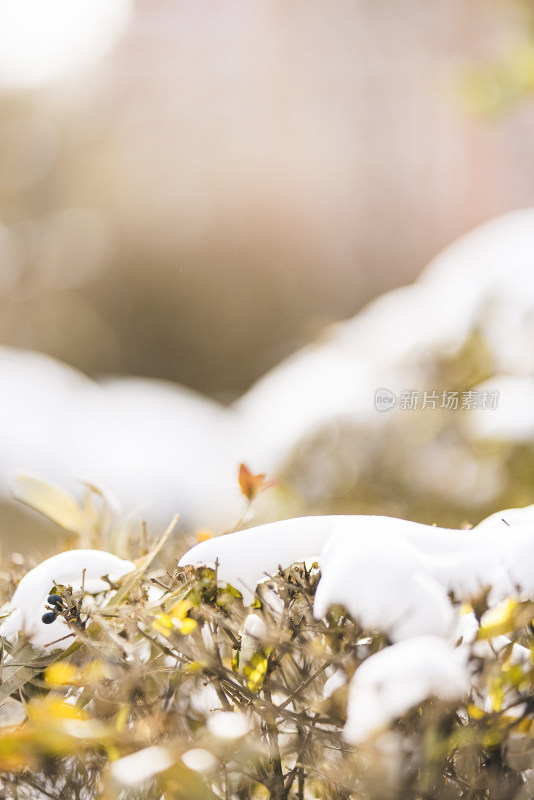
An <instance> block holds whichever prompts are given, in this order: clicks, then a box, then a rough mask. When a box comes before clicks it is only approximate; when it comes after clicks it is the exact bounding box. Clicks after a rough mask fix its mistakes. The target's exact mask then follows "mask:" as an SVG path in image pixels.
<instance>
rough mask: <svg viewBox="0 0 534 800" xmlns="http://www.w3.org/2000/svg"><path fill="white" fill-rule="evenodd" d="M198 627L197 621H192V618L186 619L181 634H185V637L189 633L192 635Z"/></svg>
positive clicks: (181, 627)
mask: <svg viewBox="0 0 534 800" xmlns="http://www.w3.org/2000/svg"><path fill="white" fill-rule="evenodd" d="M196 627H197V622H196V620H194V619H191V617H186V618H185V619H184V620H183V622H182V624H181V626H180V633H183V634H184V636H187V635H188V634H189V633H192V632H193V631H194V630H195V628H196Z"/></svg>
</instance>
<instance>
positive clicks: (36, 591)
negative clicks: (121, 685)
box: [0, 550, 135, 649]
mask: <svg viewBox="0 0 534 800" xmlns="http://www.w3.org/2000/svg"><path fill="white" fill-rule="evenodd" d="M134 567H135V565H134V564H132V562H131V561H125V560H123V559H121V558H118V557H117V556H114V555H112V554H111V553H106V552H103V551H101V550H67V551H65V552H63V553H58V554H57V555H55V556H52V558H48V559H47V560H46V561H43V562H41V563H40V564H39V565H38V566H37V567H35V568H34V569H32V570H30V572H28V573H27V574H26V575H24V577H23V578H22V579H21V581H20V583H19V585H18V586H17V588H16V589H15V592H14V594H13V597H12V598H11V600H10V602H9V603H8V605H7V608H6V609H4V612H6V611H9V612H11V613H10V615H9V617H8V618H7V619H6V620H5V621H4V622H3V623H2V624H1V625H0V635H2V636H6V637H10V636H15V635H17V634H19V633H20V632H24V633H25V634H26V635H27V636H28V637H29V639H30V641H31V643H32V644H33V645H34V646H35V647H39V648H44V647H46V646H47V645H48V644H49V643H50V642H55V640H56V639H60V638H61V637H63V636H66V635H67V634H69V633H71V629H70V628H69V626H68V625H67V623H66V622H65V621H64V620H63V619H62V618H61V617H58V618H57V619H56V620H55V622H53V623H52V624H50V625H45V624H44V623H43V622H42V619H41V617H42V616H43V614H44V613H45V612H46V611H47V610H49V609H47V605H48V603H47V598H48V595H49V594H50V589H51V588H52V587H53V585H54V584H56V585H57V584H63V585H64V586H72V588H73V590H74V591H78V590H79V589H81V585H82V571H83V569H84V568H85V591H86V592H87V593H88V594H97V593H102V592H109V584H108V583H106V582H105V581H103V580H101V578H102V576H104V575H108V576H109V578H110V579H111V580H112V581H116V580H118V579H119V578H120V577H122V576H123V575H125V574H126V573H128V572H130V571H131V570H133V569H134ZM71 643H72V638H69V639H66V640H64V641H62V642H58V643H57V644H55V645H54V647H53V648H52V649H65V648H67V647H69V646H70V644H71Z"/></svg>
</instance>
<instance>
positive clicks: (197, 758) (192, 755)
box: [182, 747, 219, 772]
mask: <svg viewBox="0 0 534 800" xmlns="http://www.w3.org/2000/svg"><path fill="white" fill-rule="evenodd" d="M182 761H183V762H184V764H185V766H186V767H187V768H188V769H192V770H193V771H194V772H214V771H215V770H216V769H217V767H218V766H219V762H218V761H217V759H216V758H215V756H214V755H213V753H210V751H209V750H204V748H203V747H192V748H191V750H186V752H185V753H183V754H182Z"/></svg>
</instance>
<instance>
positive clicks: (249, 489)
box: [239, 464, 278, 501]
mask: <svg viewBox="0 0 534 800" xmlns="http://www.w3.org/2000/svg"><path fill="white" fill-rule="evenodd" d="M265 478H266V475H265V473H260V474H258V475H253V474H252V472H251V471H250V470H249V468H248V467H247V465H246V464H240V465H239V486H240V488H241V491H242V492H243V494H244V495H245V497H246V498H247V500H249V501H251V500H253V499H254V498H255V497H256V495H257V494H258V493H259V492H263V491H265V489H269V488H270V487H271V486H277V485H278V481H277V480H271V481H266V480H265Z"/></svg>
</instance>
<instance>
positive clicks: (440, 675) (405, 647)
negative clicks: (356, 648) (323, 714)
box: [343, 636, 469, 744]
mask: <svg viewBox="0 0 534 800" xmlns="http://www.w3.org/2000/svg"><path fill="white" fill-rule="evenodd" d="M468 691H469V677H468V674H467V671H466V668H465V665H464V664H463V663H462V658H461V654H460V653H459V652H458V651H455V650H454V649H453V648H452V647H451V645H450V644H448V643H447V642H446V641H445V640H444V639H442V638H440V637H438V636H418V637H414V638H413V639H409V640H407V641H404V642H399V643H398V644H394V645H391V647H386V648H385V649H384V650H380V651H379V652H378V653H375V654H374V655H372V656H370V657H369V658H368V659H367V660H366V661H364V662H363V664H361V665H360V666H359V667H358V669H357V670H356V672H355V673H354V676H353V678H352V680H351V683H350V688H349V700H348V707H347V722H346V724H345V728H344V731H343V735H344V737H345V739H346V740H347V741H349V742H351V743H353V744H358V743H360V742H363V741H365V740H366V739H367V738H368V737H370V736H372V735H373V734H374V733H377V732H379V731H382V730H383V729H384V728H387V727H388V726H389V725H391V723H392V722H393V721H394V720H395V719H397V718H398V717H401V716H402V715H403V714H405V713H406V712H407V711H409V710H410V709H411V708H413V707H414V706H417V705H418V704H419V703H422V702H423V701H424V700H426V699H428V698H429V697H432V696H436V697H439V698H440V699H442V700H459V699H461V698H462V697H463V696H464V695H465V694H466V693H467V692H468Z"/></svg>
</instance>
